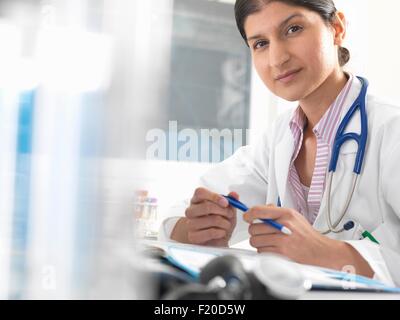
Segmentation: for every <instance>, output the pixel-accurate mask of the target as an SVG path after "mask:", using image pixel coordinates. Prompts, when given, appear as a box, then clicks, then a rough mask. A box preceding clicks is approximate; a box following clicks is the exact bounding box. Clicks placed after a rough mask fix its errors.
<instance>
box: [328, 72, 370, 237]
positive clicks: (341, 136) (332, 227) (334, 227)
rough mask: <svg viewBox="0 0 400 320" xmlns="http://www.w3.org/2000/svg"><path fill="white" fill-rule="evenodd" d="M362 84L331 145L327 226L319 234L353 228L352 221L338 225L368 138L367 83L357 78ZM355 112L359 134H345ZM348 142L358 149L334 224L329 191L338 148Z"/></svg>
mask: <svg viewBox="0 0 400 320" xmlns="http://www.w3.org/2000/svg"><path fill="white" fill-rule="evenodd" d="M357 78H358V79H359V80H360V81H361V84H362V88H361V92H360V94H359V95H358V97H357V99H356V100H355V101H354V103H353V105H352V106H351V108H350V110H349V111H348V112H347V114H346V115H345V117H344V119H343V120H342V122H341V123H340V125H339V128H338V131H337V133H336V137H335V141H334V144H333V148H332V156H331V162H330V164H329V174H328V184H327V186H328V189H327V192H328V213H327V215H326V222H327V225H328V228H329V229H328V230H326V231H324V232H321V233H322V234H328V233H331V232H333V233H341V232H343V231H347V230H351V229H352V228H354V226H355V224H354V222H353V221H349V222H347V223H346V224H345V225H344V226H343V227H342V228H338V226H339V224H340V223H341V222H342V221H343V219H344V217H345V215H346V212H347V210H348V208H349V205H350V202H351V199H352V197H353V194H354V190H355V188H356V185H357V181H358V178H359V176H360V174H361V169H362V165H363V161H364V156H365V150H366V146H367V138H368V117H367V111H366V109H365V103H366V97H367V89H368V85H369V82H368V80H367V79H364V78H362V77H357ZM357 110H359V111H360V118H361V133H360V134H357V133H354V132H349V133H345V131H346V128H347V126H348V124H349V123H350V121H351V119H352V118H353V116H354V115H355V113H356V112H357ZM350 140H354V141H356V142H357V144H358V149H357V156H356V160H355V164H354V169H353V183H352V187H351V192H350V193H349V196H348V198H347V201H346V205H345V207H344V210H343V212H342V214H341V215H340V218H339V219H338V220H337V221H335V223H332V219H331V190H332V181H333V175H334V173H335V171H336V168H337V164H338V160H339V153H340V148H341V147H342V146H343V144H344V143H345V142H348V141H350Z"/></svg>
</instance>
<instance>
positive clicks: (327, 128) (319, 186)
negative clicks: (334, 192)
mask: <svg viewBox="0 0 400 320" xmlns="http://www.w3.org/2000/svg"><path fill="white" fill-rule="evenodd" d="M349 76H350V78H349V80H348V81H347V83H346V85H345V87H344V88H343V90H342V91H341V92H340V94H339V95H338V96H337V98H336V100H335V101H334V102H333V104H332V105H331V106H330V107H329V109H328V110H327V112H326V113H325V115H324V116H323V117H322V118H321V120H320V121H319V122H318V124H317V125H316V126H315V127H314V129H313V132H314V134H315V136H316V138H317V153H316V158H315V167H314V173H313V176H312V181H311V186H310V187H309V188H308V186H304V185H303V184H302V183H301V182H300V177H299V175H298V173H297V170H296V166H295V164H294V162H295V161H296V159H297V157H298V155H299V153H300V149H301V146H302V145H303V131H304V127H305V124H306V120H307V119H306V116H305V114H304V112H303V111H302V109H301V108H300V106H299V107H298V108H297V109H296V111H295V113H294V115H293V118H292V119H291V121H290V130H291V131H292V134H293V138H294V143H295V144H294V145H295V148H294V153H293V156H292V160H291V163H290V168H289V176H288V179H289V187H290V191H291V192H292V196H293V199H294V203H295V204H296V206H297V208H296V210H297V211H299V212H300V213H301V214H303V215H304V217H305V218H307V220H308V221H309V222H310V223H311V224H313V223H314V221H315V219H316V217H317V215H318V212H319V208H320V206H321V201H322V197H323V194H324V190H325V181H326V176H327V172H328V164H329V159H330V153H331V149H332V145H333V142H334V139H335V135H336V131H337V128H338V127H339V121H340V114H341V111H342V109H343V105H344V102H345V101H346V98H347V95H348V94H349V91H350V88H351V84H352V83H353V80H354V76H353V75H351V74H350V75H349Z"/></svg>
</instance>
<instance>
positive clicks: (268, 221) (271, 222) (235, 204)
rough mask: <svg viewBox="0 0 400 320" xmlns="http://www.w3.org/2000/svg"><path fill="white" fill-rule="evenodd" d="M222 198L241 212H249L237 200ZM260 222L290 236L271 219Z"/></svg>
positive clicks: (286, 229)
mask: <svg viewBox="0 0 400 320" xmlns="http://www.w3.org/2000/svg"><path fill="white" fill-rule="evenodd" d="M223 197H225V199H226V200H228V202H229V204H230V205H231V206H232V207H234V208H236V209H239V210H241V211H243V212H246V211H248V210H249V208H248V207H247V206H246V205H245V204H243V203H241V202H240V201H239V200H236V199H235V198H233V197H231V196H223ZM260 220H261V221H262V222H263V223H266V224H269V225H270V226H272V227H274V228H275V229H277V230H279V231H281V232H282V233H284V234H287V235H291V234H292V231H291V230H290V229H289V228H287V227H285V226H283V225H281V224H280V223H278V222H276V221H274V220H272V219H260Z"/></svg>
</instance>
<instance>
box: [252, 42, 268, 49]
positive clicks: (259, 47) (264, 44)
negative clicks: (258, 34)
mask: <svg viewBox="0 0 400 320" xmlns="http://www.w3.org/2000/svg"><path fill="white" fill-rule="evenodd" d="M266 45H268V42H267V41H264V40H263V41H257V42H256V43H255V44H254V49H261V48H263V47H265V46H266Z"/></svg>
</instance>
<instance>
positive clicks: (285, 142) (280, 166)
mask: <svg viewBox="0 0 400 320" xmlns="http://www.w3.org/2000/svg"><path fill="white" fill-rule="evenodd" d="M361 87H362V84H361V81H360V80H359V79H358V78H357V77H354V80H353V82H352V84H351V87H350V91H349V94H348V95H347V98H346V100H345V103H344V105H343V109H342V113H341V115H340V122H342V120H343V119H344V117H345V115H346V114H347V112H348V111H349V110H350V108H351V106H352V105H353V103H354V101H355V100H356V99H357V97H358V95H359V94H360V91H361ZM293 112H295V111H293ZM292 117H293V114H292V116H291V118H292ZM360 130H361V126H360V118H359V115H358V114H356V115H355V116H354V117H352V119H351V120H350V122H349V124H348V126H347V130H346V131H347V132H357V133H359V132H360ZM357 149H358V145H357V144H356V143H353V142H350V143H345V144H344V145H343V146H342V148H341V150H340V153H341V154H350V153H357ZM293 150H294V139H293V135H292V132H291V131H290V130H289V125H288V130H285V133H284V135H283V137H282V139H281V140H280V141H279V142H278V143H277V145H276V147H275V156H274V157H275V159H274V161H275V168H276V179H277V188H278V192H279V195H281V200H282V204H283V205H284V206H285V207H293V199H292V197H291V195H290V192H288V191H289V188H288V187H287V186H288V175H289V166H290V161H291V158H292V155H293ZM338 168H343V162H342V160H341V158H340V157H339V166H338ZM344 174H345V172H344V170H337V172H336V173H335V178H334V181H333V185H332V194H334V193H335V191H336V189H337V188H338V187H339V185H340V181H341V180H342V178H343V175H344ZM282 195H284V196H282ZM325 207H326V192H325V193H324V198H323V202H322V203H321V208H320V213H321V212H324V211H325ZM321 209H322V210H321Z"/></svg>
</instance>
